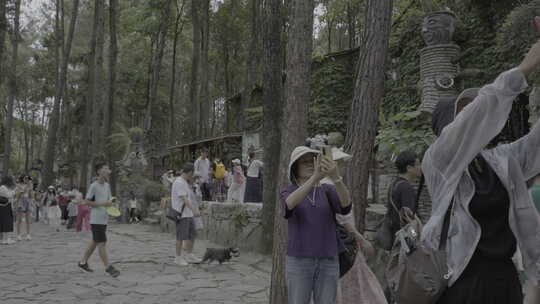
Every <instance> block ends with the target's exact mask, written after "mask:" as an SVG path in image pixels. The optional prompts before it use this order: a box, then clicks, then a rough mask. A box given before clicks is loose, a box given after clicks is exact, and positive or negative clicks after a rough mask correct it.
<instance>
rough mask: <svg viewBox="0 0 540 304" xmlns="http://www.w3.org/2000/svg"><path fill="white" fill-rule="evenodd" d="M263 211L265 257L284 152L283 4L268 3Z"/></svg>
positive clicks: (274, 0)
mask: <svg viewBox="0 0 540 304" xmlns="http://www.w3.org/2000/svg"><path fill="white" fill-rule="evenodd" d="M263 12H264V13H263V46H264V47H263V50H264V53H263V60H264V61H263V65H262V68H263V83H264V90H263V97H262V99H263V112H264V113H265V115H264V116H263V128H262V130H263V137H262V139H263V148H264V163H265V164H266V166H265V168H264V175H263V185H264V187H263V202H264V204H263V210H262V229H263V234H262V235H263V237H262V238H261V241H262V248H263V251H264V252H265V253H270V252H272V241H273V234H274V212H275V209H276V204H275V202H276V201H277V197H276V194H277V191H278V189H277V184H276V181H277V180H278V169H279V168H278V166H274V165H272V164H278V163H279V154H280V150H281V145H280V144H281V137H280V136H281V130H280V125H281V117H282V112H281V108H282V105H283V83H282V70H283V58H282V57H283V50H282V48H283V47H282V44H283V43H282V41H281V34H282V32H283V17H282V13H281V12H282V4H281V0H271V1H265V2H264V8H263Z"/></svg>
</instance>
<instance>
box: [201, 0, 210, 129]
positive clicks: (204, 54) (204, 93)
mask: <svg viewBox="0 0 540 304" xmlns="http://www.w3.org/2000/svg"><path fill="white" fill-rule="evenodd" d="M202 3H203V5H202V11H201V17H202V22H201V34H202V35H201V38H202V39H201V93H200V96H201V100H200V109H201V110H200V111H201V112H200V117H199V119H200V123H199V124H200V128H201V132H200V136H201V137H206V136H208V129H209V122H210V119H209V116H210V100H209V96H208V80H209V79H208V75H209V72H210V71H209V69H210V65H209V64H208V50H209V44H210V0H204V1H203V2H202Z"/></svg>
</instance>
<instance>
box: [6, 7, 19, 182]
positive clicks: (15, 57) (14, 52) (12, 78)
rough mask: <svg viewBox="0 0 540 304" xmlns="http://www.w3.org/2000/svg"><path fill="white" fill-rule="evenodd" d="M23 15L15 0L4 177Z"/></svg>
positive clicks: (7, 173)
mask: <svg viewBox="0 0 540 304" xmlns="http://www.w3.org/2000/svg"><path fill="white" fill-rule="evenodd" d="M20 15H21V0H15V16H14V20H13V37H12V43H11V45H12V55H11V65H10V74H9V78H10V79H9V96H8V101H7V115H6V124H5V128H4V129H5V132H6V133H5V137H4V140H5V141H4V165H3V171H4V172H3V175H4V176H8V175H9V161H10V156H11V134H12V127H13V104H14V103H15V98H16V97H17V60H18V58H19V39H20V38H19V28H20V20H19V17H20Z"/></svg>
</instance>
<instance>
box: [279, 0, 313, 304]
mask: <svg viewBox="0 0 540 304" xmlns="http://www.w3.org/2000/svg"><path fill="white" fill-rule="evenodd" d="M292 8H293V9H292V11H291V13H292V15H291V19H290V29H289V39H288V44H287V55H286V56H287V59H286V62H287V64H286V73H287V78H286V80H285V104H284V107H283V121H282V124H281V126H282V129H281V151H280V161H279V174H278V179H277V181H278V186H277V187H278V191H279V189H283V188H284V187H286V186H287V185H289V184H290V182H289V180H288V178H287V175H288V172H287V170H288V165H289V158H290V155H291V152H292V150H293V149H294V148H295V147H296V146H299V145H302V144H303V143H304V141H305V139H306V137H307V117H308V103H309V100H310V99H311V87H310V85H311V61H312V50H313V38H312V37H313V9H314V3H313V0H293V1H292ZM282 215H283V204H282V203H281V201H280V200H279V196H278V197H277V198H276V204H275V222H274V248H273V254H272V283H271V288H270V303H272V304H278V303H279V304H284V303H287V292H286V281H285V256H286V248H287V226H286V225H287V223H286V221H285V220H284V219H283V216H282Z"/></svg>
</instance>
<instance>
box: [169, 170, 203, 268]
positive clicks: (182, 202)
mask: <svg viewBox="0 0 540 304" xmlns="http://www.w3.org/2000/svg"><path fill="white" fill-rule="evenodd" d="M193 178H194V166H193V164H192V163H186V164H185V165H184V166H183V168H182V175H181V176H180V177H179V178H177V179H176V180H175V181H174V183H173V186H172V190H171V200H172V202H171V203H172V208H173V209H174V210H176V212H177V213H178V216H177V220H176V258H175V260H174V262H175V263H176V264H177V265H179V266H187V265H188V264H189V263H199V262H200V259H199V258H197V257H195V256H194V255H193V246H194V244H195V237H196V229H195V222H194V219H193V217H194V216H200V212H199V209H198V208H197V205H196V197H195V194H194V193H193V190H192V189H191V186H190V183H191V182H192V180H193ZM182 250H184V251H185V254H182Z"/></svg>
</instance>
